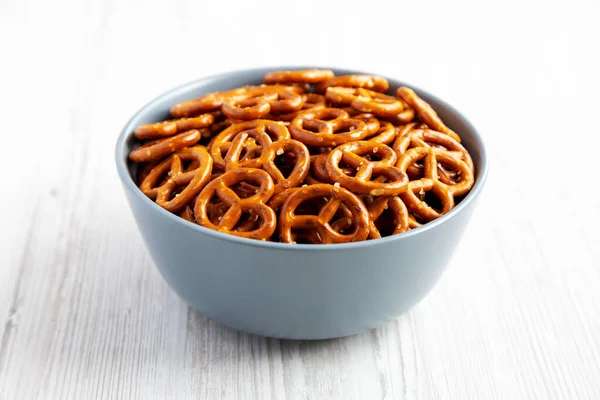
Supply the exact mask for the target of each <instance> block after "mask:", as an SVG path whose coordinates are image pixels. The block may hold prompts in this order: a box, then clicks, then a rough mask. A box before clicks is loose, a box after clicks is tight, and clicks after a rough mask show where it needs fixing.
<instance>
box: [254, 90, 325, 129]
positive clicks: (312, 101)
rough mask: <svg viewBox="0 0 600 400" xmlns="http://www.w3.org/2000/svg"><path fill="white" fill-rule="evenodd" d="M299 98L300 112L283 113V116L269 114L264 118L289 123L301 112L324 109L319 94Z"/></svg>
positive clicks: (308, 94) (321, 97) (304, 95)
mask: <svg viewBox="0 0 600 400" xmlns="http://www.w3.org/2000/svg"><path fill="white" fill-rule="evenodd" d="M301 96H302V101H303V105H302V108H301V109H300V110H297V111H292V112H288V113H283V114H269V115H267V116H266V117H265V118H268V119H273V120H275V121H284V122H290V121H291V120H293V119H294V118H296V117H297V116H298V115H300V113H301V112H303V111H305V110H312V109H315V108H325V106H326V104H327V103H326V99H325V97H324V96H323V95H320V94H316V93H305V94H303V95H301ZM271 110H273V109H272V108H271Z"/></svg>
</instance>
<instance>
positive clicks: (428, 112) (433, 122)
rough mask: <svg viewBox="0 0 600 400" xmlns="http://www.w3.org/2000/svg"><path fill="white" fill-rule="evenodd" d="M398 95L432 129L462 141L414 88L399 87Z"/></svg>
mask: <svg viewBox="0 0 600 400" xmlns="http://www.w3.org/2000/svg"><path fill="white" fill-rule="evenodd" d="M396 96H397V97H399V98H401V99H402V100H404V101H405V102H407V103H408V104H409V105H410V106H411V107H412V108H414V109H415V110H416V112H417V115H418V116H419V119H420V120H421V121H423V122H425V123H426V124H427V125H428V126H429V127H430V128H431V129H433V130H436V131H438V132H442V133H445V134H446V135H448V136H450V137H451V138H452V139H454V140H456V141H457V142H459V143H460V136H458V135H457V134H456V132H454V131H453V130H452V129H450V128H448V127H447V126H446V125H445V124H444V122H443V121H442V120H441V119H440V117H438V115H437V113H436V112H435V111H434V109H433V108H431V106H430V105H429V104H428V103H427V102H425V101H424V100H423V99H421V98H420V97H419V96H418V95H417V94H416V93H415V91H414V90H412V89H409V88H407V87H399V88H398V90H397V91H396Z"/></svg>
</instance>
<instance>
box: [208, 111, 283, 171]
mask: <svg viewBox="0 0 600 400" xmlns="http://www.w3.org/2000/svg"><path fill="white" fill-rule="evenodd" d="M248 130H258V131H261V132H265V133H267V134H270V135H269V136H270V137H271V139H274V140H275V141H277V140H280V139H289V138H290V132H289V131H288V129H287V128H286V127H285V125H283V124H282V123H281V122H275V121H269V120H263V119H257V120H254V121H246V122H240V123H237V124H234V125H231V126H230V127H229V128H227V129H225V130H224V131H223V132H221V133H219V134H218V135H217V136H215V137H214V138H213V140H212V141H211V143H210V144H209V145H208V151H209V153H210V155H211V156H212V158H213V160H214V162H215V166H217V167H218V168H221V169H225V160H224V159H223V155H224V154H226V152H227V150H228V149H229V146H231V142H232V140H233V138H235V136H236V135H237V134H239V133H240V132H244V131H248Z"/></svg>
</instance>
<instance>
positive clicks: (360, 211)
mask: <svg viewBox="0 0 600 400" xmlns="http://www.w3.org/2000/svg"><path fill="white" fill-rule="evenodd" d="M323 197H325V198H328V201H327V203H326V204H325V205H324V206H323V207H322V208H321V209H320V210H319V212H318V215H298V214H296V213H295V211H296V209H297V208H298V207H299V206H300V205H301V204H302V203H304V202H306V201H309V200H312V199H315V198H323ZM342 204H343V205H345V206H346V207H347V209H348V210H351V212H352V214H351V219H352V222H353V225H354V230H353V232H351V233H349V234H341V233H338V232H336V231H335V230H333V229H332V228H331V225H330V222H331V221H332V219H333V218H334V216H335V215H336V213H337V212H338V209H339V208H340V206H341V205H342ZM293 229H299V230H307V229H312V230H316V232H317V233H318V234H319V236H320V238H321V243H348V242H356V241H361V240H365V239H366V238H367V237H368V235H369V213H368V211H367V208H366V207H365V205H364V204H363V203H362V201H361V200H360V199H359V198H358V197H356V195H355V194H353V193H352V192H350V191H348V190H346V189H344V188H340V187H336V186H333V185H327V184H319V185H312V186H309V187H304V188H300V189H298V190H296V191H294V192H293V193H291V194H290V195H289V197H288V198H287V200H286V201H285V203H284V204H283V206H282V207H281V214H280V216H279V238H280V240H281V241H282V242H284V243H292V242H294V235H293V232H292V230H293Z"/></svg>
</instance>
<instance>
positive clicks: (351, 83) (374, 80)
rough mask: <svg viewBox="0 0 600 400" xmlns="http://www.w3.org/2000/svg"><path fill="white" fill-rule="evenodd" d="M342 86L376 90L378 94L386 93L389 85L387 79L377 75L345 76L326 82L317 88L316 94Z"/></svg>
mask: <svg viewBox="0 0 600 400" xmlns="http://www.w3.org/2000/svg"><path fill="white" fill-rule="evenodd" d="M331 86H342V87H351V88H359V87H360V88H365V89H371V90H375V91H377V92H385V91H386V90H388V87H389V84H388V81H387V79H385V78H383V77H381V76H375V75H345V76H337V77H335V78H331V79H329V80H327V81H325V82H322V83H319V84H318V85H317V86H315V92H316V93H323V92H325V90H326V89H327V88H328V87H331Z"/></svg>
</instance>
